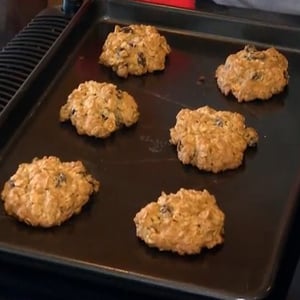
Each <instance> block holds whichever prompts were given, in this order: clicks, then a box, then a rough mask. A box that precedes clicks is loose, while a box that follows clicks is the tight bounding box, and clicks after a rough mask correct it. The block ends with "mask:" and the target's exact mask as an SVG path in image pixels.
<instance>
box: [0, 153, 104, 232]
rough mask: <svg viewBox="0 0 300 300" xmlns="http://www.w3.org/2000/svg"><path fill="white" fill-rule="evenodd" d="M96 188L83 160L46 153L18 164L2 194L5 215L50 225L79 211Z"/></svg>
mask: <svg viewBox="0 0 300 300" xmlns="http://www.w3.org/2000/svg"><path fill="white" fill-rule="evenodd" d="M98 190H99V182H98V181H97V180H96V179H94V178H93V177H92V176H91V175H90V174H88V173H87V171H86V169H85V167H84V166H83V164H82V162H80V161H73V162H61V161H60V159H59V158H57V157H55V156H49V157H46V156H45V157H43V158H41V159H38V158H35V159H33V161H32V162H31V163H22V164H20V165H19V167H18V169H17V171H16V173H15V174H14V175H13V176H11V177H10V179H9V180H8V181H7V182H6V183H5V184H4V189H3V191H2V193H1V197H2V200H3V202H4V209H5V211H6V213H7V214H8V215H11V216H13V217H15V218H17V219H18V220H19V221H22V222H25V223H27V224H28V225H31V226H40V227H52V226H56V225H60V224H61V223H63V222H64V221H66V220H68V219H69V218H70V217H71V216H72V215H75V214H78V213H79V212H80V211H81V208H82V207H83V205H84V204H86V203H87V201H88V200H89V197H90V195H91V194H93V193H94V192H97V191H98Z"/></svg>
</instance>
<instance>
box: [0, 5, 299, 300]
mask: <svg viewBox="0 0 300 300" xmlns="http://www.w3.org/2000/svg"><path fill="white" fill-rule="evenodd" d="M89 5H90V6H89V9H87V11H86V12H85V14H83V15H82V17H81V18H80V20H78V19H76V22H78V24H77V25H78V26H75V27H74V30H73V32H72V34H71V35H70V36H71V37H72V38H69V40H68V39H67V38H66V42H65V43H64V45H63V47H60V49H59V50H57V53H56V56H53V58H52V60H51V62H50V64H51V68H52V72H49V73H47V74H44V77H43V83H40V84H42V87H44V93H43V94H42V95H40V96H39V98H38V99H37V101H36V104H35V105H34V106H33V107H32V108H31V109H30V111H29V112H28V113H27V117H26V118H25V120H24V121H23V122H22V123H20V124H18V129H17V130H14V131H13V132H14V133H13V135H12V136H11V137H10V138H9V139H8V141H7V142H6V144H5V146H4V147H2V149H1V153H0V168H1V172H0V185H1V186H3V183H4V182H5V181H6V180H7V179H8V178H9V177H10V176H11V175H12V174H13V173H14V172H15V170H16V168H17V166H18V165H19V164H20V163H23V162H29V161H31V160H32V158H33V157H42V156H44V155H56V156H58V157H60V158H61V159H62V160H65V161H70V160H81V161H82V162H83V163H84V164H85V166H86V167H87V168H88V170H89V171H90V172H91V173H92V174H93V175H94V176H95V177H96V178H97V179H99V180H100V181H101V189H100V192H99V193H98V194H97V195H95V196H94V197H93V198H92V199H91V201H90V202H89V203H88V204H87V205H86V207H85V208H84V209H83V211H82V213H81V214H80V215H78V216H75V217H73V218H71V219H70V220H69V221H68V222H66V223H65V224H63V225H62V226H60V227H56V228H53V229H47V230H43V229H36V228H31V227H28V226H26V225H23V224H21V223H18V222H17V221H15V220H13V219H12V218H10V217H7V216H6V215H5V213H4V211H3V208H2V206H1V208H0V228H1V229H0V250H1V253H2V255H4V256H5V255H12V256H15V257H17V258H18V262H19V263H24V264H26V262H28V263H30V264H31V263H32V262H35V264H38V263H39V266H40V267H41V268H51V269H54V270H56V271H57V272H62V271H63V272H65V273H68V274H70V276H72V275H74V274H75V273H76V276H79V277H81V278H85V279H86V280H87V278H89V279H91V280H99V281H101V280H103V281H105V280H106V281H108V282H114V283H115V284H116V285H122V284H123V285H124V286H125V287H128V288H131V289H140V290H143V289H144V290H145V291H146V290H147V291H148V292H151V293H154V294H156V293H158V292H159V291H160V292H163V293H165V294H166V295H170V296H172V295H173V296H175V295H177V296H178V297H179V296H181V298H182V299H187V297H196V298H197V297H200V296H210V297H215V298H219V299H264V298H265V297H267V295H268V294H269V292H270V291H271V290H272V288H273V287H274V279H275V277H276V275H277V272H278V268H279V264H280V261H281V258H282V255H283V252H284V248H285V244H286V241H287V239H288V237H289V233H290V230H291V226H290V225H291V223H292V220H293V219H294V216H295V210H296V208H297V200H298V197H299V193H298V187H299V184H298V179H297V178H298V175H299V165H300V156H299V153H300V134H299V128H300V102H299V100H298V82H299V80H300V71H299V68H298V66H299V65H300V39H299V35H300V31H299V30H298V29H296V28H293V27H289V26H283V25H282V26H279V25H278V26H276V25H274V24H273V25H268V24H265V23H263V22H257V21H249V20H246V19H243V18H237V17H232V16H230V17H227V16H224V15H222V16H220V15H216V14H214V13H205V12H201V11H196V10H195V11H193V10H184V9H176V8H167V7H164V6H159V5H150V4H141V3H137V2H134V1H121V0H111V1H104V0H103V1H94V2H91V3H90V4H89ZM133 23H144V24H152V25H155V26H156V27H157V28H158V29H159V30H160V31H161V33H162V34H164V35H165V36H166V38H167V40H168V42H169V44H170V45H171V47H172V53H171V54H170V56H169V58H168V60H167V66H166V69H165V71H163V72H157V73H154V74H148V75H144V76H141V77H134V76H130V77H129V78H127V79H121V78H118V77H117V76H116V75H115V74H114V73H113V72H112V71H111V70H110V69H109V68H106V67H104V66H102V65H99V64H98V63H97V61H98V56H99V53H100V51H101V47H102V45H103V43H104V40H105V38H106V36H107V34H108V33H109V32H110V31H112V30H113V28H114V25H115V24H121V25H125V24H133ZM247 43H252V44H255V45H257V47H259V48H260V47H268V46H275V47H277V48H278V49H279V50H280V51H281V52H283V53H284V54H285V55H286V57H287V58H288V61H289V73H290V83H289V86H288V88H287V89H286V90H285V91H284V92H283V93H281V94H279V95H277V96H274V97H273V99H271V100H270V101H266V102H257V101H254V102H252V103H245V104H239V103H237V102H236V101H235V100H234V99H233V97H231V96H229V97H225V96H223V95H222V94H221V93H220V91H219V90H218V88H217V86H216V82H215V78H214V72H215V69H216V67H217V66H218V65H219V64H221V63H223V62H224V60H225V58H226V57H227V55H229V54H230V53H233V52H236V51H238V50H240V49H241V48H243V47H244V45H245V44H247ZM200 76H204V77H205V80H204V82H199V80H198V79H199V77H200ZM86 80H97V81H107V82H112V83H114V84H116V85H118V87H119V88H121V89H123V90H126V91H128V92H129V93H131V94H132V95H133V96H134V97H135V99H136V100H137V103H138V105H139V109H140V113H141V117H140V120H139V122H138V123H137V124H136V126H133V127H132V128H128V129H122V130H121V131H119V132H117V133H115V134H113V135H112V136H111V137H109V138H107V139H105V140H100V139H95V138H91V137H85V136H79V135H77V134H76V131H75V129H74V128H73V127H72V126H71V125H70V124H60V123H59V121H58V113H59V109H60V107H61V106H62V105H63V104H64V103H65V101H66V99H67V96H68V94H69V93H70V92H71V91H72V90H73V89H74V88H75V87H77V85H78V84H79V83H81V82H83V81H86ZM40 89H41V86H40ZM32 93H33V94H34V85H33V89H32ZM28 97H30V95H28ZM203 105H209V106H211V107H213V108H215V109H222V110H230V111H236V112H239V113H242V114H243V115H244V116H245V117H246V121H247V124H248V125H249V126H253V127H255V128H256V129H257V131H258V133H259V135H260V141H259V144H258V147H257V149H249V150H247V152H246V155H245V160H244V163H243V165H242V166H241V167H240V168H238V169H236V170H232V171H226V172H223V173H220V174H211V173H206V172H201V171H199V170H197V169H196V168H194V167H191V166H184V165H182V164H181V163H180V161H179V160H178V159H177V154H176V150H175V148H174V147H173V146H172V145H170V144H169V128H170V127H172V126H173V125H174V124H175V116H176V114H177V113H178V111H179V110H180V109H181V108H183V107H189V108H197V107H200V106H203ZM13 126H15V127H17V125H16V124H13ZM181 187H184V188H194V189H203V188H206V189H208V190H209V191H210V192H211V193H213V194H214V195H215V196H216V198H217V201H218V204H219V206H220V207H221V208H222V210H223V211H224V212H225V214H226V223H225V243H224V245H223V246H222V247H218V248H216V249H214V250H210V251H203V252H202V253H201V254H200V255H195V256H190V257H187V256H179V255H176V254H171V253H166V252H159V251H158V250H156V249H150V248H148V247H147V246H146V245H145V244H144V243H143V242H141V241H139V240H138V239H137V238H136V236H135V227H134V223H133V217H134V215H135V213H136V212H137V211H138V210H139V209H140V208H141V207H143V206H144V205H145V204H146V203H148V202H150V201H153V200H155V199H156V198H157V197H158V196H159V195H160V193H161V191H165V192H167V193H169V192H175V191H177V190H178V189H179V188H181ZM74 276H75V275H74Z"/></svg>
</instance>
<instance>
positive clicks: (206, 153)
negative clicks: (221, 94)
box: [170, 106, 258, 173]
mask: <svg viewBox="0 0 300 300" xmlns="http://www.w3.org/2000/svg"><path fill="white" fill-rule="evenodd" d="M170 136H171V139H170V142H171V143H172V144H174V145H177V154H178V158H179V160H180V161H181V162H182V163H184V164H191V165H193V166H196V167H198V168H199V169H200V170H205V171H212V172H214V173H217V172H220V171H224V170H227V169H234V168H237V167H238V166H240V165H241V163H242V161H243V156H244V151H245V150H246V148H247V146H255V145H256V143H257V142H258V134H257V132H256V131H255V130H254V129H253V128H251V127H246V126H245V118H244V117H243V116H242V115H241V114H239V113H235V112H229V111H216V110H214V109H212V108H210V107H208V106H204V107H200V108H198V109H196V110H190V109H182V110H181V111H179V113H178V114H177V117H176V124H175V126H174V127H173V128H171V129H170Z"/></svg>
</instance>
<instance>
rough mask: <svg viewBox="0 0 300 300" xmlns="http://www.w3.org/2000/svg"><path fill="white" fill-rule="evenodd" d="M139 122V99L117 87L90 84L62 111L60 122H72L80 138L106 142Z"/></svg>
mask: <svg viewBox="0 0 300 300" xmlns="http://www.w3.org/2000/svg"><path fill="white" fill-rule="evenodd" d="M138 118H139V112H138V106H137V103H136V102H135V99H134V98H133V97H132V96H131V95H130V94H128V93H127V92H125V91H122V90H120V89H118V88H117V86H115V85H114V84H111V83H106V82H102V83H99V82H96V81H92V80H91V81H86V82H84V83H81V84H80V85H79V86H78V88H76V89H75V90H73V92H72V93H71V94H70V95H69V97H68V100H67V103H66V104H65V105H63V106H62V107H61V109H60V121H61V122H64V121H67V120H70V121H71V123H72V124H73V126H75V128H76V130H77V133H78V134H80V135H81V134H86V135H89V136H94V137H98V138H106V137H108V136H109V135H110V134H111V133H113V132H115V131H116V130H118V129H119V128H121V127H122V126H124V125H125V126H126V127H129V126H131V125H133V124H134V123H136V122H137V121H138Z"/></svg>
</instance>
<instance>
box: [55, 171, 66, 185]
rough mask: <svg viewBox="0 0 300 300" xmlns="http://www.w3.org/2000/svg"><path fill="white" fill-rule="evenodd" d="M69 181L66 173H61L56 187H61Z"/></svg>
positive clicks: (57, 178)
mask: <svg viewBox="0 0 300 300" xmlns="http://www.w3.org/2000/svg"><path fill="white" fill-rule="evenodd" d="M66 181H67V177H66V175H65V174H64V173H59V174H58V176H57V177H56V184H55V186H56V187H60V186H61V185H62V184H63V183H65V182H66Z"/></svg>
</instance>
